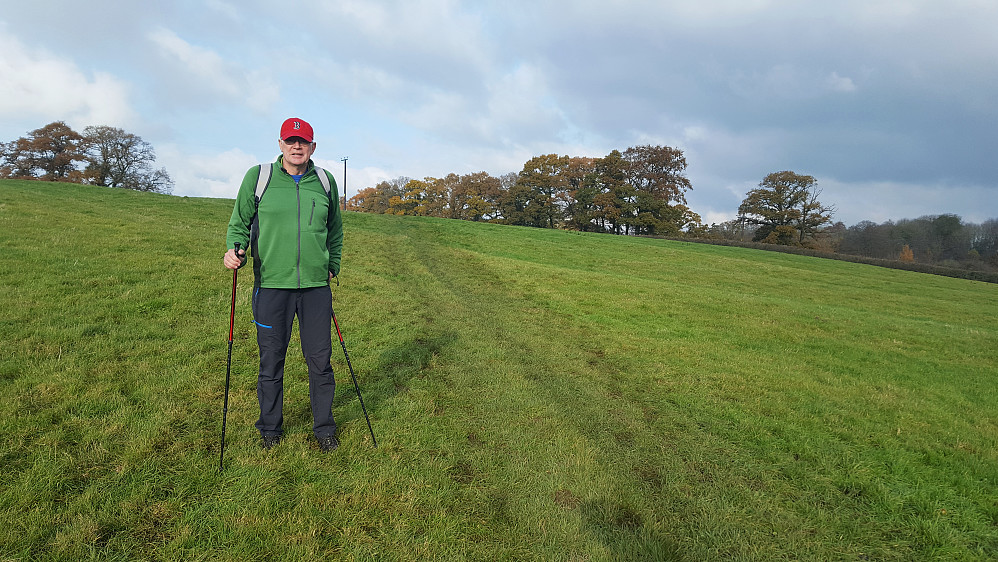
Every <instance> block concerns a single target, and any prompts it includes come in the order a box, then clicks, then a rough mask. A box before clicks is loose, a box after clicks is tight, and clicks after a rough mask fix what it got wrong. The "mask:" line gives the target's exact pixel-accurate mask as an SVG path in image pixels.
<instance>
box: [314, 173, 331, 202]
mask: <svg viewBox="0 0 998 562" xmlns="http://www.w3.org/2000/svg"><path fill="white" fill-rule="evenodd" d="M312 169H313V170H315V175H317V176H319V183H321V184H322V188H323V189H325V190H326V195H328V196H329V198H330V199H332V198H333V193H332V188H331V187H330V186H329V176H327V175H326V171H325V170H323V169H322V168H320V167H318V166H315V165H313V166H312Z"/></svg>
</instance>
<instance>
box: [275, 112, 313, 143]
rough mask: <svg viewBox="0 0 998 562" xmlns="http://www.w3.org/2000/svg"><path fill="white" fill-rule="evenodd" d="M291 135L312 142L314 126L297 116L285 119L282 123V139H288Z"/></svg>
mask: <svg viewBox="0 0 998 562" xmlns="http://www.w3.org/2000/svg"><path fill="white" fill-rule="evenodd" d="M291 137H301V138H303V139H305V140H307V141H308V142H312V126H311V125H309V124H308V122H306V121H305V120H304V119H299V118H297V117H292V118H290V119H287V120H285V121H284V124H283V125H281V140H288V139H289V138H291Z"/></svg>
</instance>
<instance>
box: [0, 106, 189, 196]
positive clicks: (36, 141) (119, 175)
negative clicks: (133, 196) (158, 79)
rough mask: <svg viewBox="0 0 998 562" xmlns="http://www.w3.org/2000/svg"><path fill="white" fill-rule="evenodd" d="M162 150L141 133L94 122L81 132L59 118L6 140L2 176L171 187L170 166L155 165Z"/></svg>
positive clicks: (0, 158) (0, 146)
mask: <svg viewBox="0 0 998 562" xmlns="http://www.w3.org/2000/svg"><path fill="white" fill-rule="evenodd" d="M155 161H156V153H155V151H154V150H153V147H152V145H151V144H149V143H148V142H146V141H144V140H142V138H141V137H139V136H138V135H135V134H132V133H128V132H125V131H124V130H122V129H119V128H116V127H109V126H105V125H92V126H89V127H86V128H85V129H83V133H78V132H76V131H74V130H73V129H72V128H70V127H69V126H68V125H66V123H65V122H63V121H55V122H53V123H49V124H48V125H45V126H44V127H41V128H39V129H35V130H34V131H31V132H29V133H28V134H27V135H26V136H23V137H20V138H18V139H16V140H13V141H10V142H7V143H3V142H0V177H3V178H11V179H38V180H47V181H67V182H74V183H84V184H91V185H100V186H106V187H121V188H125V189H134V190H138V191H152V192H156V193H170V192H172V191H173V180H172V179H171V178H170V175H169V174H168V173H167V172H166V169H165V168H160V169H154V168H153V164H154V163H155Z"/></svg>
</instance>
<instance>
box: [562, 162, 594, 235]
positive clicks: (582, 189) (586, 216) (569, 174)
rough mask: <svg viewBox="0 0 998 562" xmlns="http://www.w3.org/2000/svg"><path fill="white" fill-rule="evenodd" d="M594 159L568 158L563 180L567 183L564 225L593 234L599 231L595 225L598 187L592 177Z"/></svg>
mask: <svg viewBox="0 0 998 562" xmlns="http://www.w3.org/2000/svg"><path fill="white" fill-rule="evenodd" d="M595 172H596V159H595V158H587V157H578V156H577V157H574V158H569V160H568V166H567V167H566V168H565V179H566V181H567V182H568V188H569V192H568V201H567V203H566V205H565V224H566V226H568V227H569V228H571V229H573V230H579V231H582V232H595V231H598V230H599V227H598V226H597V224H596V222H595V221H596V202H595V200H596V195H598V194H599V187H598V186H597V184H596V181H595V179H594V175H593V174H595Z"/></svg>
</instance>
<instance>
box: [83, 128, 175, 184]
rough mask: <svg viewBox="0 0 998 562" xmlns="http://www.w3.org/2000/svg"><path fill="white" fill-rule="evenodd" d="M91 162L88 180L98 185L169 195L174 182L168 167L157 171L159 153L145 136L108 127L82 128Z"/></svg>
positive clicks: (87, 172) (87, 170) (85, 148)
mask: <svg viewBox="0 0 998 562" xmlns="http://www.w3.org/2000/svg"><path fill="white" fill-rule="evenodd" d="M82 145H83V147H84V150H85V151H86V154H87V157H88V159H89V165H88V166H87V168H86V170H85V171H84V175H85V177H86V178H87V179H88V180H89V181H90V182H91V183H94V184H96V185H102V186H107V187H123V188H126V189H134V190H137V191H153V192H157V193H169V192H170V191H172V189H173V180H172V179H171V178H170V175H169V174H168V173H167V172H166V169H165V168H160V169H158V170H154V169H153V167H152V165H153V163H154V162H155V161H156V152H155V151H154V150H153V147H152V145H151V144H149V143H148V142H146V141H144V140H142V137H139V136H138V135H135V134H132V133H126V132H125V131H124V130H122V129H119V128H116V127H108V126H106V125H97V126H91V127H87V128H85V129H83V141H82Z"/></svg>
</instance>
